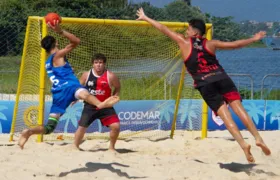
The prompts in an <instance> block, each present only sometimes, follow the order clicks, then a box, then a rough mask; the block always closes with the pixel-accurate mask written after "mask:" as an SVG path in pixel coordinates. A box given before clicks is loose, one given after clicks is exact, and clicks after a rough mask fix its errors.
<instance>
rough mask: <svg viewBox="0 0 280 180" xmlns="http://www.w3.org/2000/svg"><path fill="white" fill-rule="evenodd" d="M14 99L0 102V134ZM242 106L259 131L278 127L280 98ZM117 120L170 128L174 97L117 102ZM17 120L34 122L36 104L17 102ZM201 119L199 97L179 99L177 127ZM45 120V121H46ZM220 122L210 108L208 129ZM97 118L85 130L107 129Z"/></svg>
mask: <svg viewBox="0 0 280 180" xmlns="http://www.w3.org/2000/svg"><path fill="white" fill-rule="evenodd" d="M14 105H15V101H0V133H9V132H10V128H11V122H12V117H13V110H14ZM243 106H244V108H245V110H246V111H247V112H248V114H249V116H250V117H251V118H252V119H253V121H254V123H255V125H256V126H257V128H258V129H259V130H280V101H264V100H244V101H243ZM50 107H51V102H46V104H45V114H44V119H47V118H48V114H49V111H50ZM82 109H83V103H81V102H78V103H76V104H75V105H74V106H71V107H69V108H67V110H66V113H65V114H64V115H63V116H62V117H61V119H60V121H59V124H58V126H57V128H56V130H55V132H56V133H74V132H75V131H76V129H77V127H78V121H79V119H80V117H81V112H82ZM115 109H116V112H117V114H118V117H119V119H120V123H121V131H138V130H170V129H171V126H172V121H173V118H174V109H175V101H174V100H141V101H137V100H135V101H134V100H133V101H120V102H119V103H118V104H117V105H116V106H115ZM229 110H230V112H231V113H232V118H233V120H234V121H235V123H236V124H237V126H238V127H239V129H241V130H243V129H246V128H245V126H244V125H243V124H242V122H241V120H240V119H239V118H238V117H237V116H236V115H235V114H234V113H233V111H232V109H231V108H229ZM18 112H19V113H18V119H21V123H22V125H21V124H18V123H17V124H16V125H17V126H22V127H24V125H25V126H26V127H34V126H35V125H36V123H37V115H36V114H37V113H38V103H37V102H34V101H33V102H32V101H25V102H20V109H19V111H18ZM201 118H202V100H186V99H184V100H181V101H180V104H179V109H178V115H177V121H176V129H178V130H182V129H183V130H185V129H187V130H200V129H201ZM45 123H47V121H45ZM224 129H226V128H225V125H224V123H223V121H222V120H221V119H220V118H219V117H217V116H216V115H215V114H214V113H213V112H212V111H211V110H210V109H209V111H208V130H224ZM108 131H109V128H107V127H102V125H101V123H100V121H99V120H96V121H94V123H93V124H92V125H91V126H90V127H89V128H88V131H87V132H108Z"/></svg>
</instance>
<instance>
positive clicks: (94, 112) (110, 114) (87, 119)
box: [79, 105, 120, 128]
mask: <svg viewBox="0 0 280 180" xmlns="http://www.w3.org/2000/svg"><path fill="white" fill-rule="evenodd" d="M96 119H100V121H101V124H102V125H103V126H110V125H111V124H113V123H117V122H120V120H119V118H118V115H117V113H116V111H115V109H114V108H104V109H96V107H94V106H89V105H85V106H84V109H83V111H82V116H81V119H80V121H79V126H82V127H86V128H87V127H89V126H90V125H91V123H92V122H93V121H95V120H96Z"/></svg>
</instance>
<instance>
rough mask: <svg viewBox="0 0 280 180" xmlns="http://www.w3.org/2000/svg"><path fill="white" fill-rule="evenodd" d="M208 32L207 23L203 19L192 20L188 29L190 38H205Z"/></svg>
mask: <svg viewBox="0 0 280 180" xmlns="http://www.w3.org/2000/svg"><path fill="white" fill-rule="evenodd" d="M205 31H206V25H205V22H204V21H203V20H201V19H192V20H190V21H189V27H188V29H187V32H186V33H187V35H188V36H203V35H204V34H205Z"/></svg>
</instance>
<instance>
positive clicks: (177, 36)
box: [137, 8, 184, 44]
mask: <svg viewBox="0 0 280 180" xmlns="http://www.w3.org/2000/svg"><path fill="white" fill-rule="evenodd" d="M137 16H138V19H137V20H143V21H147V22H148V23H150V24H151V25H152V26H154V27H155V28H156V29H158V30H159V31H161V32H162V33H163V34H165V35H167V36H168V37H170V38H171V39H172V40H174V41H176V42H177V43H178V44H180V43H182V42H184V38H183V37H182V35H180V34H178V33H176V32H174V31H172V30H170V29H169V28H168V27H166V26H165V25H163V24H161V23H159V22H157V21H156V20H153V19H151V18H149V17H148V16H146V15H145V13H144V10H143V8H140V9H138V10H137Z"/></svg>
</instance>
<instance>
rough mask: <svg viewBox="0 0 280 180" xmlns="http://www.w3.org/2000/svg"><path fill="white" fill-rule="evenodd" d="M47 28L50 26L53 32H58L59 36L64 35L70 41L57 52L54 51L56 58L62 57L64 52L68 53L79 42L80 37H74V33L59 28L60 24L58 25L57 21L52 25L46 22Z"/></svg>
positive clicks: (64, 54)
mask: <svg viewBox="0 0 280 180" xmlns="http://www.w3.org/2000/svg"><path fill="white" fill-rule="evenodd" d="M47 25H48V27H49V28H51V29H52V30H53V31H54V32H56V33H57V34H60V35H61V36H64V37H66V38H67V39H69V41H70V43H69V44H68V45H67V46H65V48H63V49H60V50H59V51H58V52H57V53H56V58H64V56H66V54H68V53H69V52H71V51H72V50H73V49H74V48H75V47H77V46H78V45H79V44H80V41H81V40H80V39H79V38H78V37H76V36H75V35H74V34H72V33H69V32H67V31H65V30H63V29H61V27H60V25H59V21H57V22H56V23H55V24H54V26H52V25H51V24H50V23H48V24H47Z"/></svg>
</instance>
